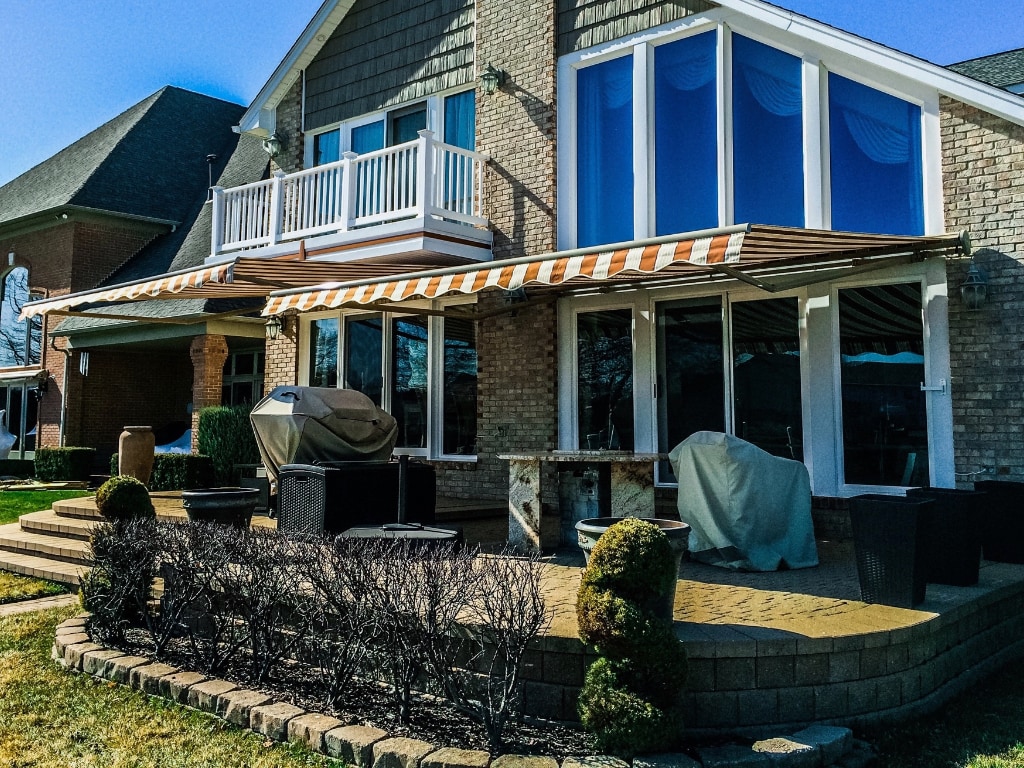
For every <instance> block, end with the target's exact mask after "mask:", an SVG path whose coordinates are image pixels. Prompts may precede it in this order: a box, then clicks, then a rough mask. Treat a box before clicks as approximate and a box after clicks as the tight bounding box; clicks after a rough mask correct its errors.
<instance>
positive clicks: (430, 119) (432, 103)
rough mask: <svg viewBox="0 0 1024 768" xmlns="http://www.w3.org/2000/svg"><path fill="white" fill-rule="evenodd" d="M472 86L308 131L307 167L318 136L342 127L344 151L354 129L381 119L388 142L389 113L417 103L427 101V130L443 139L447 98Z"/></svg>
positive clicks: (339, 143)
mask: <svg viewBox="0 0 1024 768" xmlns="http://www.w3.org/2000/svg"><path fill="white" fill-rule="evenodd" d="M473 90H474V89H473V88H472V87H470V88H467V87H465V86H460V87H458V88H450V89H448V90H445V91H441V92H439V93H435V94H431V95H430V96H425V97H423V96H421V97H420V98H418V99H412V100H410V101H405V102H402V103H401V104H395V105H393V106H390V107H388V108H387V109H380V110H377V111H376V112H368V113H367V114H365V115H359V116H358V117H353V118H350V119H349V120H343V121H340V122H336V123H331V124H330V125H325V126H322V127H320V128H317V129H315V130H310V131H307V132H306V134H305V138H304V146H303V160H302V162H303V167H305V168H312V167H313V159H314V158H313V142H314V137H315V136H318V135H320V134H323V133H330V132H331V131H339V132H340V133H341V136H340V138H339V141H338V147H339V150H338V151H339V153H340V154H344V153H345V152H349V151H351V149H352V129H353V128H358V127H360V126H363V125H370V124H371V123H376V122H379V121H383V122H384V140H385V143H386V142H387V132H388V121H389V115H390V114H391V113H393V112H401V111H403V110H406V109H408V108H409V107H414V106H416V105H417V104H425V105H426V108H427V130H428V131H433V132H434V137H435V138H436V139H437V140H438V141H442V140H443V138H444V102H445V99H447V98H448V97H449V96H457V95H459V94H460V93H465V92H467V91H473Z"/></svg>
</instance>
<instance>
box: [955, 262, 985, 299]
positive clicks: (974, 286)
mask: <svg viewBox="0 0 1024 768" xmlns="http://www.w3.org/2000/svg"><path fill="white" fill-rule="evenodd" d="M960 296H961V297H962V298H963V300H964V306H966V307H967V309H969V310H971V311H974V310H977V309H981V307H982V305H983V304H984V303H985V300H986V299H987V298H988V275H986V274H985V272H984V271H983V270H982V269H981V268H979V267H978V266H977V265H976V264H975V263H974V259H971V268H970V269H968V270H967V279H966V280H964V281H963V282H962V283H961V284H960Z"/></svg>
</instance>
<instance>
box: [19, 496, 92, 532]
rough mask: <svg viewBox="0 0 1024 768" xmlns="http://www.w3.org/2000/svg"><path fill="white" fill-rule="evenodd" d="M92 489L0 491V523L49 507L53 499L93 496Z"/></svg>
mask: <svg viewBox="0 0 1024 768" xmlns="http://www.w3.org/2000/svg"><path fill="white" fill-rule="evenodd" d="M93 495H94V492H93V491H0V525H4V524H5V523H13V522H14V521H15V520H17V519H18V518H19V517H21V516H22V515H25V514H28V513H29V512H39V511H40V510H43V509H49V508H50V505H51V504H53V502H55V501H61V500H63V499H77V498H79V497H81V496H93Z"/></svg>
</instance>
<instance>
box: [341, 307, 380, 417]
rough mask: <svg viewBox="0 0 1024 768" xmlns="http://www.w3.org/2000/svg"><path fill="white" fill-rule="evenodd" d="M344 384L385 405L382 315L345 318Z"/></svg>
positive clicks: (378, 403)
mask: <svg viewBox="0 0 1024 768" xmlns="http://www.w3.org/2000/svg"><path fill="white" fill-rule="evenodd" d="M344 360H345V386H346V387H347V388H349V389H355V390H358V391H359V392H362V393H363V394H364V395H366V396H367V397H369V398H370V399H371V400H373V402H374V403H376V404H377V405H382V404H383V395H384V391H383V388H384V373H383V371H384V362H383V361H384V326H383V322H382V320H381V318H380V316H379V315H374V316H371V317H361V318H358V319H351V318H347V319H346V320H345V358H344Z"/></svg>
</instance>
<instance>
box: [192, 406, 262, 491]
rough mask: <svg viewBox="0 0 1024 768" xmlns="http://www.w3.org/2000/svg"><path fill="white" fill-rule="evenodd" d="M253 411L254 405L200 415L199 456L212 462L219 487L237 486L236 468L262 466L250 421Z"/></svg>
mask: <svg viewBox="0 0 1024 768" xmlns="http://www.w3.org/2000/svg"><path fill="white" fill-rule="evenodd" d="M251 411H252V406H250V405H236V406H223V405H222V406H213V407H210V408H203V409H202V410H200V411H199V441H198V444H199V453H201V454H203V455H205V456H209V457H210V458H211V459H212V461H213V471H214V480H215V482H216V484H217V485H236V482H235V481H236V479H237V478H236V477H235V466H236V465H238V464H259V462H260V452H259V449H258V448H257V447H256V435H255V434H254V433H253V431H252V423H251V422H250V421H249V413H250V412H251Z"/></svg>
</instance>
